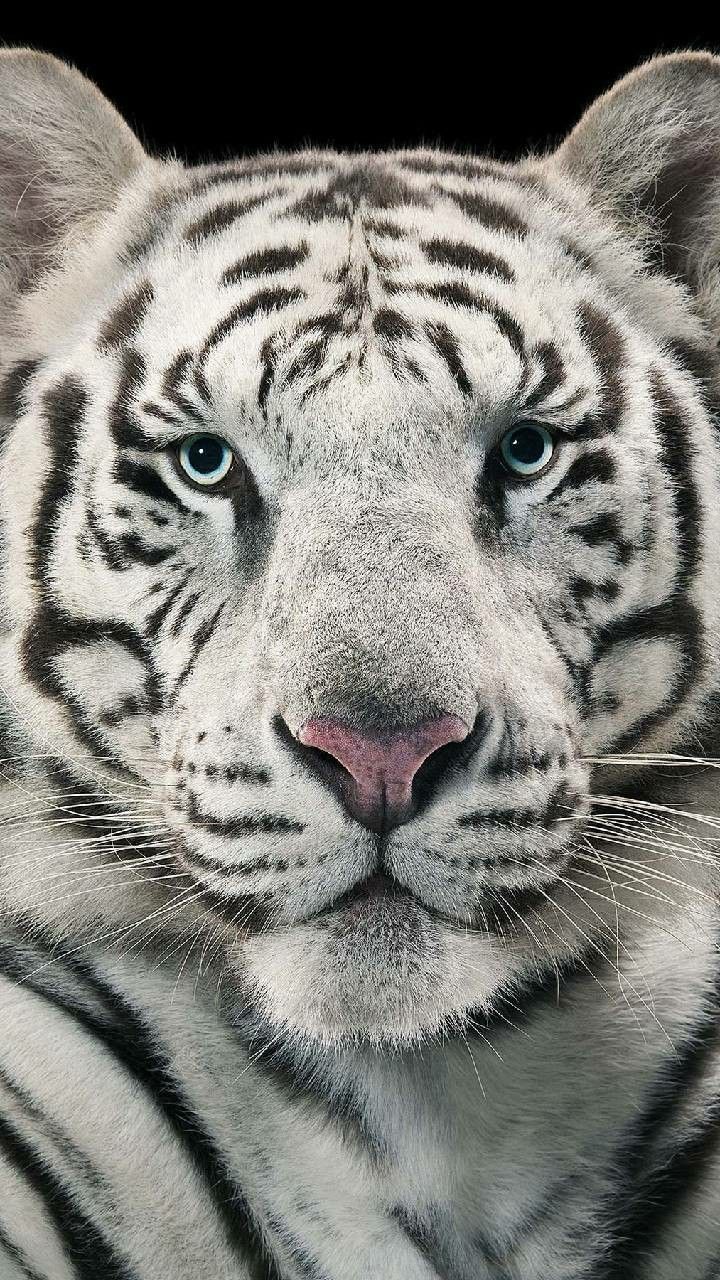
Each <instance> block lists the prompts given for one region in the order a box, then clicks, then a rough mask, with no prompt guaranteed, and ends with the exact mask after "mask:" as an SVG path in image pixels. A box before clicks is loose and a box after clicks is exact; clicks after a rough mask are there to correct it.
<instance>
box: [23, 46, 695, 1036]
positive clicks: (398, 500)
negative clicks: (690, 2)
mask: <svg viewBox="0 0 720 1280" xmlns="http://www.w3.org/2000/svg"><path fill="white" fill-rule="evenodd" d="M719 172H720V62H718V61H717V60H715V59H713V58H712V57H710V56H709V55H700V54H698V55H692V54H683V55H677V56H672V57H666V58H660V59H657V60H655V61H653V62H651V63H649V64H647V65H646V66H644V67H642V68H641V69H640V70H639V71H637V72H636V73H634V74H633V75H631V76H629V77H628V78H627V79H625V80H624V81H622V82H621V83H620V84H619V85H618V86H617V87H616V88H615V89H614V90H613V91H612V92H611V93H609V94H608V95H606V96H605V97H604V98H602V99H601V100H600V101H599V102H598V103H597V104H596V105H595V106H593V107H592V108H591V109H590V111H589V112H588V113H587V115H586V116H585V117H584V118H583V119H582V121H581V122H580V124H579V125H578V126H577V128H576V129H575V131H574V132H573V133H572V134H571V135H570V137H569V138H568V139H567V141H566V142H565V143H564V144H563V145H562V146H561V147H560V148H559V150H558V151H556V152H555V153H553V154H551V155H548V156H545V157H541V158H536V159H530V160H526V161H524V162H523V163H521V164H517V165H515V164H509V165H505V164H499V163H494V162H489V161H486V160H483V159H474V158H471V157H467V156H459V155H451V154H441V153H437V152H434V151H402V152H393V153H386V154H380V155H364V156H357V155H353V156H345V155H341V154H335V153H327V152H316V151H309V152H307V153H301V154H293V155H280V154H277V155H271V156H263V157H254V158H251V159H246V160H242V161H238V162H236V163H232V164H221V165H210V166H206V167H201V168H186V167H184V166H183V165H181V164H180V163H178V162H175V161H172V162H171V161H159V160H155V159H152V158H150V157H148V156H147V154H146V153H145V152H144V150H143V149H142V147H141V146H140V144H139V142H138V141H137V140H136V138H135V137H134V136H133V135H132V134H131V132H130V131H129V129H128V127H127V126H126V125H125V124H124V122H123V121H122V120H121V119H120V118H119V117H118V116H117V114H116V113H115V112H114V110H113V108H112V107H111V106H110V105H109V104H108V103H107V102H106V101H105V99H104V98H102V96H101V95H100V94H99V93H98V91H97V90H96V89H95V88H94V87H93V86H92V85H90V84H89V83H88V82H87V81H86V80H85V79H84V78H83V77H81V76H80V75H79V74H78V73H77V72H75V71H73V70H70V69H69V68H67V67H65V66H64V65H62V64H60V63H58V62H56V61H55V60H54V59H52V58H50V57H47V56H44V55H39V54H34V53H29V52H24V51H9V52H7V51H6V52H4V53H2V54H0V257H1V263H2V272H3V274H2V277H0V295H1V296H2V299H3V313H4V314H3V319H2V321H1V322H0V323H1V324H2V340H3V360H4V366H5V380H4V384H3V386H4V389H3V394H2V412H3V416H4V420H5V431H4V440H3V444H2V489H1V502H2V521H3V529H4V535H3V536H4V560H3V591H2V597H3V606H4V608H3V632H2V676H1V679H2V686H3V690H4V692H5V694H6V698H7V710H6V713H5V719H6V722H7V734H8V738H7V740H8V742H9V743H10V746H11V748H12V750H11V751H9V752H7V753H6V754H8V755H10V754H12V755H14V756H20V755H22V757H23V759H24V760H25V761H26V762H27V761H28V760H30V759H38V760H40V759H42V760H51V761H52V765H51V766H48V765H46V764H42V765H32V766H31V765H29V764H27V763H25V764H24V765H23V770H24V773H25V776H28V774H30V776H34V775H33V770H34V771H35V773H37V771H38V770H39V769H41V768H42V769H43V770H46V771H47V773H46V776H47V777H48V779H49V780H50V781H51V782H52V783H53V785H54V786H55V788H56V789H57V787H58V786H59V787H60V788H61V792H62V793H63V794H64V795H65V796H67V797H68V801H67V803H68V804H70V806H71V810H72V813H71V816H72V817H73V820H74V821H75V820H76V819H77V807H75V808H73V806H77V803H78V802H77V796H78V795H79V794H82V789H83V787H85V788H87V789H88V793H90V791H92V795H93V797H94V799H93V801H92V805H93V806H94V807H93V808H92V817H93V820H94V821H97V820H98V810H97V805H98V804H99V803H100V801H99V800H98V799H97V797H98V796H99V797H101V798H102V803H103V804H105V805H106V808H105V810H104V811H103V812H104V813H105V816H106V817H107V815H108V814H110V815H113V814H116V815H117V811H118V810H120V811H123V807H125V808H126V809H129V810H130V811H131V817H130V818H129V819H127V822H126V826H125V827H123V828H120V829H121V830H122V831H123V832H124V835H123V836H122V838H121V839H120V841H119V843H118V845H117V847H115V848H114V849H112V850H111V849H109V847H108V845H107V843H106V844H101V845H100V846H99V851H93V849H92V848H89V847H88V846H89V845H90V846H91V845H92V840H90V839H81V838H80V836H79V835H77V838H75V836H73V839H74V840H75V843H74V844H73V843H72V841H68V839H67V836H65V840H66V845H70V852H71V858H70V862H71V864H72V867H73V868H74V869H75V870H76V871H77V870H78V869H84V870H85V871H86V873H87V874H88V875H89V876H90V877H91V883H92V885H93V895H94V896H93V898H92V900H91V899H90V897H89V895H87V894H86V895H85V896H83V895H82V894H79V893H77V892H76V893H75V894H74V895H73V894H69V893H68V892H67V884H69V883H70V882H69V881H63V882H62V883H63V885H64V891H63V893H62V894H60V895H57V894H53V893H52V892H50V891H49V885H48V882H47V881H45V882H44V881H43V877H42V876H38V875H35V876H34V877H27V876H26V877H23V876H22V875H20V873H19V871H18V867H19V866H20V862H21V860H20V859H15V860H14V861H13V860H11V861H10V863H9V864H8V865H6V867H5V869H4V871H3V870H2V859H1V858H0V871H1V872H2V874H1V876H0V893H2V895H3V900H4V901H5V903H6V909H7V910H10V911H13V910H17V911H22V912H23V913H24V914H27V913H28V912H30V913H34V914H35V916H38V915H39V916H40V917H43V913H44V915H45V916H51V917H52V922H53V923H54V924H55V925H57V924H58V923H62V924H63V926H64V927H65V928H66V930H67V929H68V928H69V929H70V930H71V931H75V932H79V931H81V930H82V927H83V926H84V925H86V924H88V922H91V924H92V928H93V929H94V930H95V931H96V932H97V928H96V926H97V924H98V922H100V923H101V924H102V923H105V924H107V925H108V927H109V926H110V925H112V924H113V922H114V921H117V920H120V921H123V920H125V919H126V918H132V914H133V911H134V910H135V904H136V902H137V903H140V902H142V912H143V918H149V919H152V918H153V914H156V915H157V916H158V917H159V924H158V925H157V926H156V927H157V928H158V929H159V930H160V932H161V933H162V929H163V927H164V921H167V920H169V918H170V917H169V916H163V910H164V907H163V904H164V903H167V902H168V901H169V902H170V903H173V902H176V901H177V902H178V904H179V905H178V910H180V909H181V910H182V918H183V920H184V922H185V925H186V926H187V928H189V929H190V930H192V929H195V930H199V929H200V928H202V927H207V928H209V929H212V930H214V934H213V937H214V943H213V945H214V947H215V949H216V950H217V949H219V950H221V951H222V953H223V954H224V956H225V962H226V964H227V966H228V968H229V970H230V971H231V973H233V974H234V975H235V976H236V978H237V983H238V989H239V990H242V991H243V992H244V993H245V994H246V995H249V998H250V999H251V1001H252V1002H253V1003H254V1005H255V1007H256V1008H257V1009H258V1010H259V1011H260V1012H261V1014H262V1015H263V1016H264V1017H265V1018H266V1019H268V1020H269V1022H270V1023H272V1024H273V1025H274V1026H275V1027H276V1028H278V1029H280V1030H284V1031H285V1032H286V1033H287V1034H298V1035H304V1036H310V1037H313V1038H315V1039H320V1040H323V1041H327V1042H330V1041H335V1042H338V1041H342V1040H344V1039H347V1038H353V1037H355V1038H365V1037H366V1038H369V1039H371V1040H375V1041H380V1042H382V1041H388V1040H391V1041H394V1042H403V1041H409V1040H413V1039H415V1038H417V1037H419V1036H422V1035H427V1034H430V1033H433V1032H437V1031H439V1030H441V1029H444V1028H446V1027H448V1026H451V1025H453V1024H457V1023H458V1022H462V1020H463V1019H464V1018H466V1017H468V1016H470V1015H471V1014H472V1012H473V1011H474V1010H476V1009H486V1008H487V1007H488V1006H489V1005H490V1004H491V1003H492V1002H493V1001H494V1000H495V999H496V998H497V997H498V994H499V993H501V992H506V991H507V990H509V989H510V988H511V987H512V986H513V985H516V984H517V983H520V982H522V981H524V980H525V978H526V976H527V974H528V973H530V972H534V970H535V969H536V967H537V966H538V964H543V965H545V964H551V965H558V964H560V963H563V962H564V960H565V959H566V958H567V957H569V956H572V955H574V954H576V953H577V951H578V950H579V949H580V948H581V947H582V946H583V945H584V942H585V940H586V939H587V938H588V937H590V936H591V935H592V932H593V928H594V922H593V918H592V916H593V915H595V916H597V918H598V919H601V917H602V918H603V919H604V918H605V914H606V913H607V911H608V910H609V908H608V907H607V906H605V905H603V904H604V903H605V898H604V897H603V896H602V895H598V898H599V899H602V901H598V903H592V902H591V900H590V898H589V897H588V896H587V894H583V893H582V892H581V887H582V886H583V885H584V886H585V887H587V888H588V889H589V890H592V883H593V882H592V877H593V875H594V876H595V880H597V879H598V876H597V874H596V873H597V871H598V867H597V865H593V864H592V862H591V861H588V856H589V855H588V854H587V844H586V842H585V843H584V840H585V837H584V834H583V833H584V831H585V827H586V823H587V816H588V813H589V810H590V805H591V802H592V797H593V795H594V793H596V792H597V790H598V782H597V779H598V776H602V773H601V771H602V767H603V766H602V763H601V762H602V760H608V759H614V758H618V757H619V756H621V755H623V754H625V753H628V752H635V753H638V752H646V753H647V752H671V751H677V750H679V749H680V748H681V746H682V744H683V743H686V742H687V741H688V735H689V734H690V732H691V731H692V732H693V733H694V734H695V742H696V744H697V743H698V742H700V741H701V739H702V733H703V724H704V723H705V722H706V720H707V719H708V708H709V706H710V705H711V702H712V694H713V692H714V690H715V688H716V685H717V644H718V593H717V591H716V590H715V588H714V583H715V582H716V581H717V578H716V575H717V569H718V565H717V560H718V547H720V529H719V528H718V510H719V504H718V486H717V475H718V474H720V471H719V470H718V457H717V451H718V440H717V427H716V424H715V423H714V420H713V416H714V413H715V409H716V401H715V395H716V386H715V373H716V367H717V354H716V341H717V337H716V335H717V321H718V306H719V301H720V292H719V291H718V288H717V286H718V261H719V254H720V243H719V241H720V194H719V193H720V183H719V182H718V174H719ZM695 749H696V750H697V749H698V748H697V745H696V748H695ZM88 779H92V786H91V787H89V784H88ZM18 785H19V784H18ZM51 790H52V788H51ZM138 797H141V799H142V803H143V804H144V806H145V808H144V809H142V810H140V809H139V808H138V800H137V798H138ZM71 798H73V799H72V803H71ZM133 805H134V807H133ZM68 811H70V810H68ZM122 816H123V814H122V813H121V814H120V815H119V817H118V821H119V820H120V817H122ZM125 817H127V815H125ZM77 820H78V821H79V819H77ZM133 824H134V826H133ZM75 831H76V828H75V827H73V832H75ZM71 834H72V833H71ZM148 842H150V845H151V846H152V848H156V847H157V846H158V845H160V846H161V847H162V850H163V853H162V858H161V857H160V856H159V855H158V856H157V858H156V859H155V861H154V862H153V861H152V857H151V855H150V854H148V853H147V848H148ZM141 854H144V856H142V857H141V856H140V855H141ZM118 858H119V859H120V860H121V861H124V862H125V863H126V864H127V868H128V874H127V875H126V876H125V877H124V880H123V883H122V886H121V887H120V888H118V887H117V885H116V884H115V883H112V884H111V882H110V881H109V880H108V879H107V869H108V865H109V864H111V863H112V861H113V859H114V865H115V866H117V860H118ZM66 864H67V858H65V862H64V863H63V866H65V865H66ZM144 866H147V867H148V871H147V874H145V875H141V874H140V871H141V870H142V868H143V867H144ZM57 870H58V863H57V861H56V863H55V867H54V873H55V874H57ZM103 871H104V872H105V874H106V879H105V881H103V880H102V872H103ZM583 876H584V877H586V879H585V880H583V879H582V877H583ZM116 879H117V877H116ZM121 879H123V878H122V877H121ZM168 882H169V883H170V886H171V887H170V889H169V888H168ZM75 884H77V880H76V881H75ZM86 884H87V881H86ZM103 884H105V885H108V886H109V887H108V889H107V892H105V891H104V890H103ZM141 884H142V888H141V887H140V886H141ZM148 886H149V887H148ZM148 895H149V897H148ZM578 897H580V899H581V900H582V903H583V910H582V912H580V913H578V909H577V902H576V901H575V900H576V899H577V898H578ZM70 898H71V899H72V901H71V902H69V899H70ZM148 903H149V905H148ZM138 910H139V908H138ZM591 912H592V914H591ZM43 918H44V917H43ZM68 922H69V924H68ZM188 922H189V923H188ZM208 922H209V923H208ZM168 927H169V925H168Z"/></svg>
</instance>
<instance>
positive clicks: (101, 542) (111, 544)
mask: <svg viewBox="0 0 720 1280" xmlns="http://www.w3.org/2000/svg"><path fill="white" fill-rule="evenodd" d="M85 523H86V525H87V528H88V530H89V532H90V534H91V535H92V539H93V541H94V542H95V545H96V547H97V548H98V549H99V551H100V555H101V557H102V560H103V562H104V563H105V564H106V565H107V566H108V568H109V569H113V570H115V572H117V573H122V572H124V570H126V569H127V568H129V562H128V560H127V559H126V557H125V556H124V555H123V554H122V552H121V550H120V546H119V542H118V539H117V538H113V537H112V536H111V535H110V534H109V533H108V532H107V531H106V530H105V529H104V528H103V526H102V525H101V523H100V519H99V516H98V514H97V512H96V510H95V508H94V506H93V505H92V503H90V504H89V505H88V508H87V511H86V513H85Z"/></svg>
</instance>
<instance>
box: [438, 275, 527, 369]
mask: <svg viewBox="0 0 720 1280" xmlns="http://www.w3.org/2000/svg"><path fill="white" fill-rule="evenodd" d="M414 287H415V289H416V291H417V292H418V293H421V294H423V295H424V296H425V297H427V298H435V299H437V301H438V302H444V303H446V304H447V305H448V306H452V307H462V308H464V309H466V310H468V311H477V312H479V313H481V314H482V315H487V316H490V318H491V319H492V320H494V321H495V324H496V325H497V327H498V329H499V330H500V332H501V333H502V335H503V337H504V338H506V339H507V341H508V342H509V343H510V346H511V347H512V348H513V350H514V351H516V352H517V354H518V355H520V356H524V353H525V338H524V335H523V331H522V329H521V327H520V325H519V324H518V322H517V320H516V319H515V318H514V316H511V315H510V313H509V312H508V311H506V310H505V308H504V307H501V306H499V305H498V303H496V302H494V301H493V300H492V299H491V298H486V297H484V296H483V295H482V294H478V293H474V292H473V290H472V289H470V288H468V286H467V285H466V284H464V283H462V282H461V281H457V282H455V283H452V284H430V285H420V286H417V285H416V286H414Z"/></svg>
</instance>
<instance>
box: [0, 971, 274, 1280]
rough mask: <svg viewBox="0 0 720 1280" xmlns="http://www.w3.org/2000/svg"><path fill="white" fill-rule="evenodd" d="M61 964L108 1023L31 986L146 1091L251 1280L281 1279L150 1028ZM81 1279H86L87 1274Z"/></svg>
mask: <svg viewBox="0 0 720 1280" xmlns="http://www.w3.org/2000/svg"><path fill="white" fill-rule="evenodd" d="M7 950H9V948H7V947H4V948H2V949H0V968H2V970H3V971H4V970H5V969H6V966H7V960H8V957H7V955H6V954H3V952H7ZM50 955H51V958H52V959H53V962H54V964H55V965H57V963H58V962H59V961H58V957H57V956H56V955H55V954H54V953H52V952H51V953H50ZM61 959H62V961H63V963H64V964H65V966H66V968H67V969H69V971H70V972H71V973H72V974H73V975H74V976H75V977H76V978H79V979H80V981H81V982H82V983H83V984H84V985H85V987H86V988H87V989H88V991H89V993H90V994H91V995H92V996H93V997H95V999H96V1000H98V1001H99V1002H100V1005H101V1007H102V1008H104V1009H106V1010H107V1018H106V1019H102V1018H101V1017H99V1016H98V1015H96V1014H94V1013H92V1012H90V1011H89V1010H88V1009H86V1008H82V1007H80V1006H78V1005H73V1006H68V1005H65V1004H64V1003H63V1002H62V1001H61V1000H59V999H58V997H56V996H55V995H54V994H53V993H52V992H51V991H48V990H47V989H45V988H44V986H43V985H42V982H41V981H40V980H39V979H38V977H37V976H35V977H33V975H32V972H31V973H30V975H29V976H28V979H27V981H28V985H30V986H31V988H32V990H33V991H35V992H37V994H39V995H41V996H43V997H44V998H45V999H48V1000H49V1001H50V1002H51V1003H52V1004H54V1005H55V1007H57V1008H60V1009H61V1010H62V1012H64V1013H65V1014H66V1015H67V1016H68V1017H69V1018H72V1019H73V1020H74V1021H75V1022H77V1023H78V1024H79V1025H80V1026H81V1027H82V1028H83V1030H84V1031H86V1032H87V1034H88V1035H90V1036H92V1037H93V1039H95V1040H97V1041H99V1042H100V1043H101V1044H102V1045H104V1047H105V1048H106V1049H107V1051H108V1053H109V1054H110V1055H111V1057H112V1058H113V1059H114V1060H115V1061H116V1062H118V1063H119V1064H120V1065H121V1066H122V1067H124V1068H125V1070H126V1071H127V1072H128V1073H129V1074H130V1075H131V1076H132V1077H133V1079H135V1080H136V1081H137V1082H138V1084H139V1085H140V1086H141V1087H142V1088H143V1090H144V1091H145V1093H146V1094H147V1095H148V1097H149V1098H150V1100H151V1101H152V1103H153V1104H154V1106H155V1107H156V1108H157V1110H158V1111H159V1112H160V1113H161V1114H162V1115H163V1116H164V1117H165V1120H166V1121H167V1123H168V1124H169V1125H170V1127H171V1128H172V1130H173V1133H174V1135H175V1138H176V1140H177V1142H178V1144H179V1146H180V1147H181V1148H182V1149H183V1150H184V1152H185V1153H186V1155H187V1157H188V1158H189V1160H190V1161H191V1163H192V1165H193V1166H194V1167H195V1168H196V1169H197V1170H198V1172H199V1173H200V1174H201V1175H202V1177H203V1180H204V1182H205V1185H206V1187H207V1190H208V1194H209V1197H210V1199H211V1200H212V1202H213V1204H214V1206H215V1209H216V1211H217V1214H218V1218H219V1220H220V1223H221V1224H222V1226H223V1229H224V1234H225V1237H226V1240H227V1242H228V1244H229V1245H230V1247H231V1248H232V1249H233V1251H234V1252H235V1253H236V1254H237V1256H238V1257H240V1258H241V1259H242V1261H243V1262H244V1263H245V1265H246V1266H247V1267H248V1270H249V1275H250V1276H251V1277H252V1280H280V1277H279V1276H278V1275H277V1272H276V1270H275V1268H274V1266H273V1265H272V1263H270V1262H267V1261H265V1260H264V1258H263V1252H262V1245H261V1242H260V1237H259V1234H258V1231H257V1228H256V1226H255V1223H254V1221H253V1219H252V1216H251V1213H250V1208H249V1205H248V1203H247V1200H246V1199H245V1196H244V1195H243V1193H242V1189H241V1188H240V1187H239V1186H238V1184H237V1183H235V1182H234V1181H233V1180H232V1178H231V1177H230V1175H229V1174H228V1172H227V1170H226V1165H225V1161H224V1159H223V1156H222V1154H221V1152H220V1151H218V1149H217V1148H216V1146H215V1144H214V1143H213V1141H212V1139H211V1137H210V1135H209V1133H208V1132H207V1131H206V1130H205V1128H204V1126H203V1124H202V1122H201V1120H200V1117H199V1116H198V1115H197V1113H196V1112H195V1111H194V1110H193V1108H192V1106H191V1104H190V1102H189V1100H188V1098H187V1097H186V1096H185V1094H184V1091H183V1089H182V1086H181V1085H180V1083H179V1082H178V1080H177V1079H176V1078H175V1076H174V1074H173V1072H172V1070H171V1068H170V1063H169V1060H168V1057H167V1054H166V1053H165V1052H164V1050H163V1049H162V1047H161V1046H159V1045H158V1044H157V1043H156V1042H155V1040H154V1037H153V1032H152V1029H151V1027H150V1026H149V1025H148V1024H147V1023H146V1021H145V1020H144V1018H143V1016H142V1014H141V1013H140V1011H139V1010H138V1009H137V1008H136V1007H135V1006H134V1005H133V1004H132V1003H131V1002H130V1001H129V1000H128V998H127V997H126V996H125V995H124V994H123V993H121V992H120V991H118V990H116V989H115V988H114V987H112V986H111V985H110V983H108V982H107V981H106V980H105V979H103V978H101V977H100V975H99V974H98V973H97V972H96V971H95V970H94V969H93V967H92V966H91V965H90V964H89V962H87V961H80V960H79V959H78V958H77V957H76V956H67V955H65V956H62V957H61ZM13 968H14V966H13V964H12V958H10V969H11V973H10V976H11V977H12V978H14V979H15V980H17V974H16V972H13V971H12V970H13ZM115 1274H116V1273H115V1272H114V1271H112V1272H111V1271H107V1272H104V1271H102V1270H99V1271H97V1272H95V1271H92V1272H87V1280H110V1278H111V1277H114V1276H115ZM82 1276H83V1280H85V1273H82ZM118 1280H119V1275H118ZM128 1280H129V1278H128Z"/></svg>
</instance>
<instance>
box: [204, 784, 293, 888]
mask: <svg viewBox="0 0 720 1280" xmlns="http://www.w3.org/2000/svg"><path fill="white" fill-rule="evenodd" d="M185 817H186V819H187V821H188V822H189V823H190V824H191V825H192V826H193V827H201V828H202V829H203V830H206V831H210V832H211V833H212V834H213V835H218V836H228V837H235V836H253V835H275V834H281V835H302V833H303V831H304V830H305V823H304V822H295V821H294V820H293V819H292V818H286V817H285V816H284V815H283V814H281V813H278V814H270V813H263V814H260V815H256V814H239V815H238V816H237V817H235V818H213V816H212V814H209V813H203V812H202V810H201V809H200V808H199V806H198V803H197V801H196V800H195V799H194V797H192V796H189V797H188V804H187V809H186V812H185ZM251 869H252V868H251ZM259 869H260V870H267V869H268V868H267V867H265V868H263V867H260V868H259ZM238 870H241V868H238Z"/></svg>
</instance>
